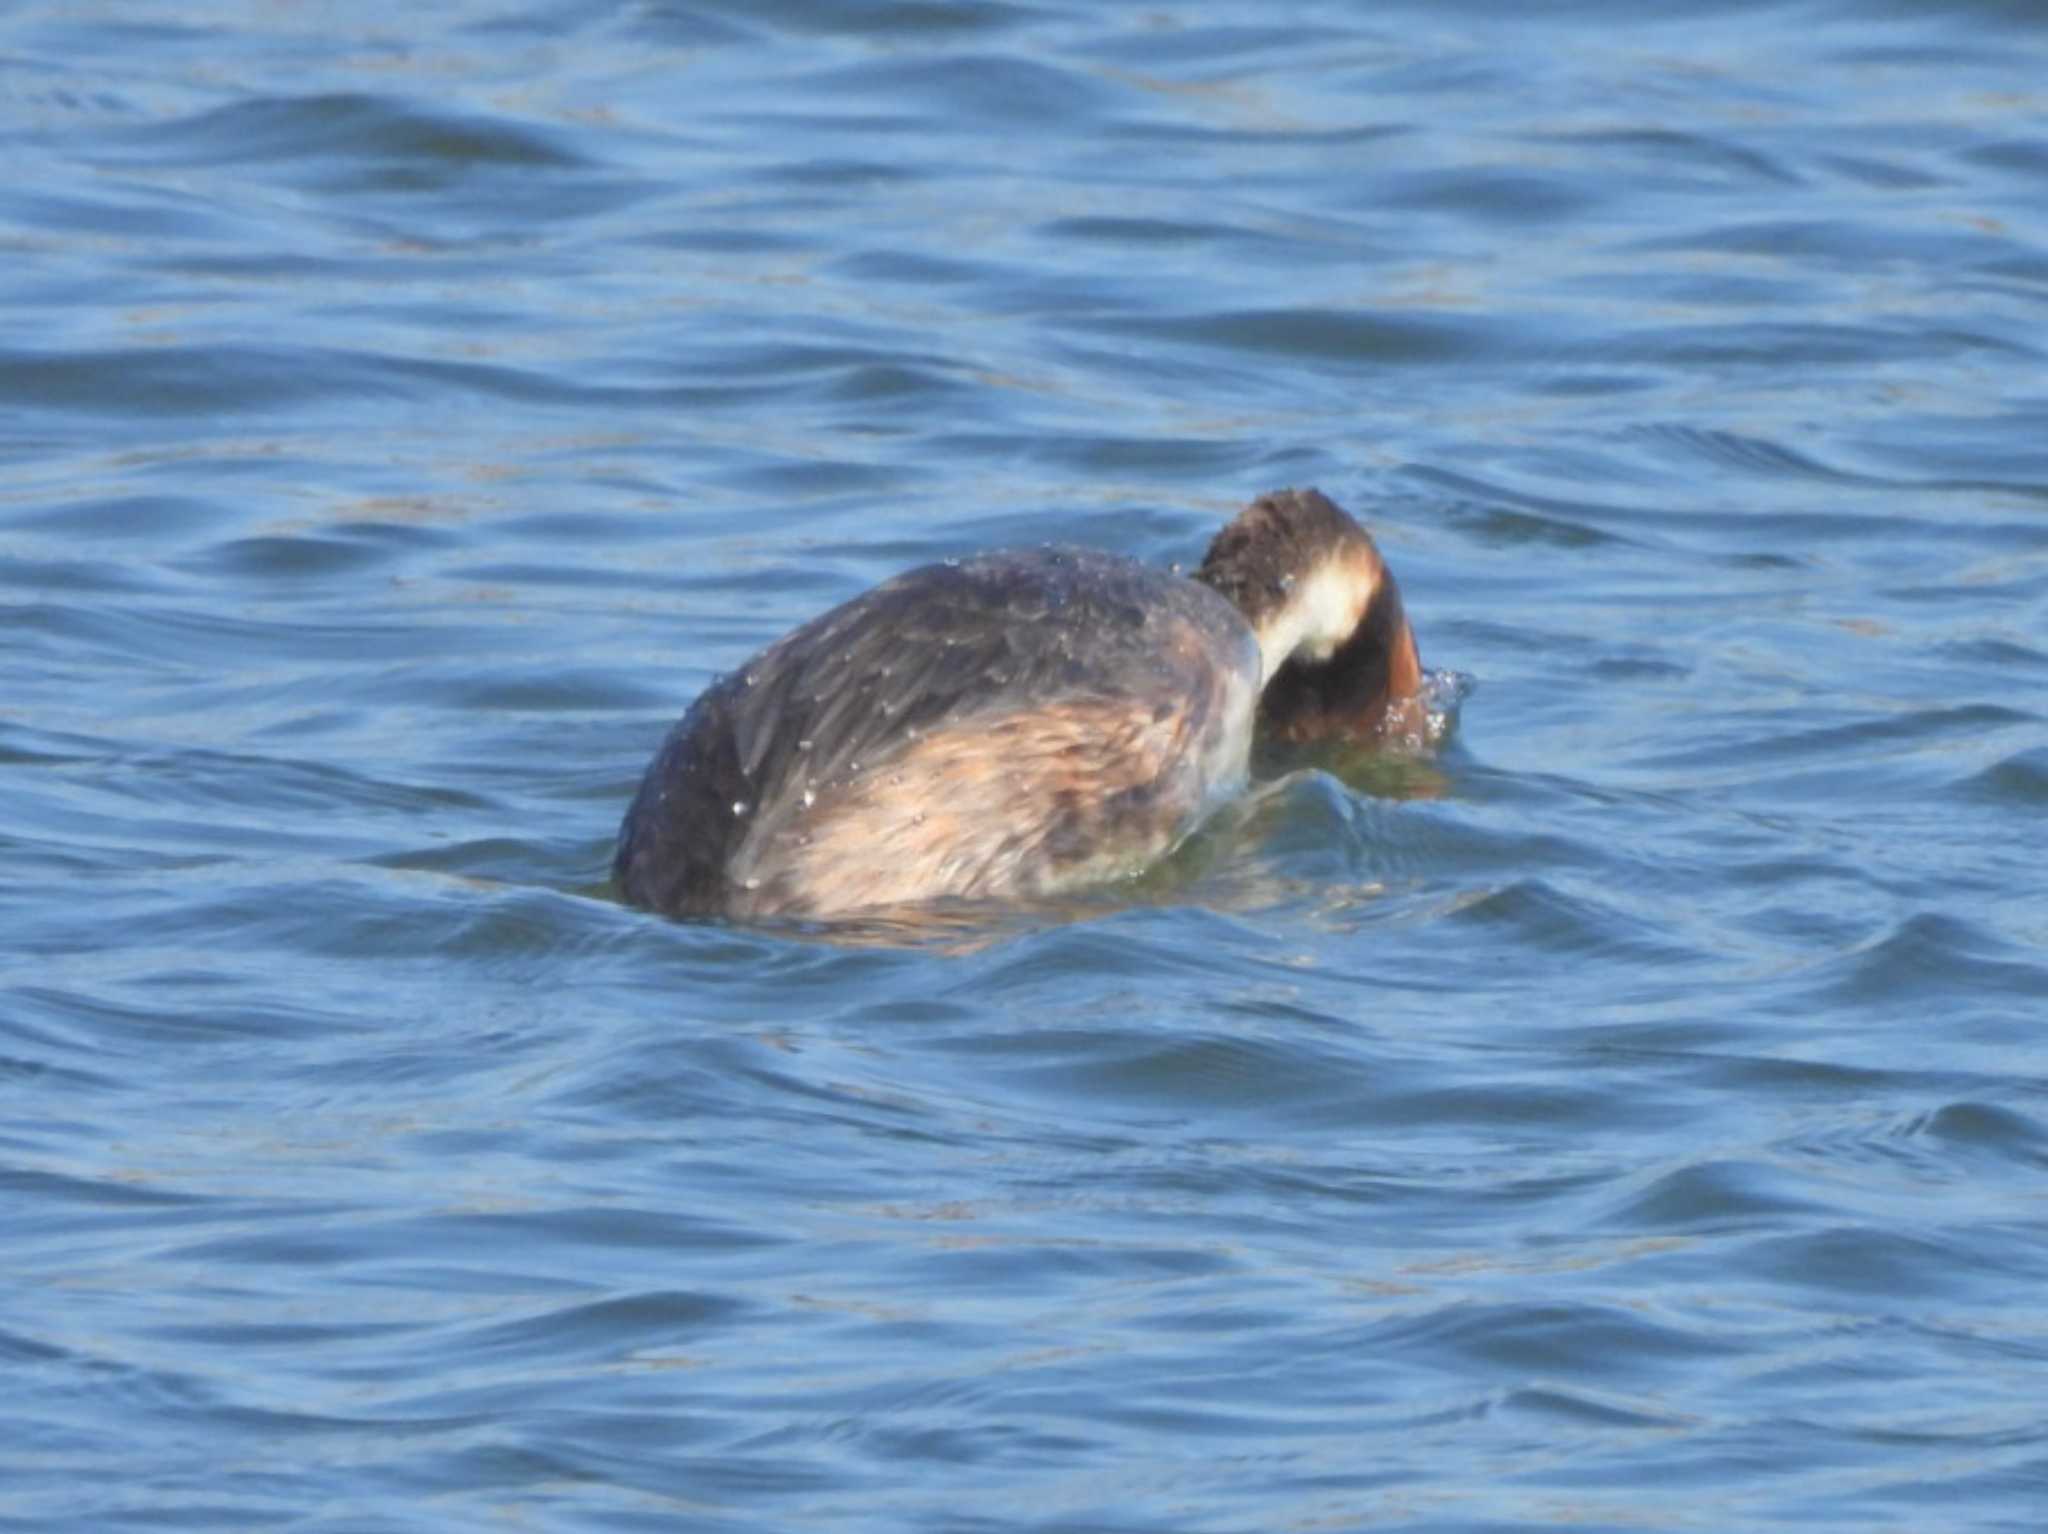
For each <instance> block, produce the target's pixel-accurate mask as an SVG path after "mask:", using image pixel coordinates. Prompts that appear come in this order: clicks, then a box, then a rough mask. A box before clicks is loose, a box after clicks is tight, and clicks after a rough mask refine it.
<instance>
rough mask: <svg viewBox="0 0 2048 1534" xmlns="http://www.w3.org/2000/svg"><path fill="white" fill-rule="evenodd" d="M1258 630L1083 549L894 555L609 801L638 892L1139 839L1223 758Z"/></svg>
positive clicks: (959, 886) (949, 882)
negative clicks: (887, 572)
mask: <svg viewBox="0 0 2048 1534" xmlns="http://www.w3.org/2000/svg"><path fill="white" fill-rule="evenodd" d="M1258 684H1259V660H1258V649H1257V642H1256V640H1255V639H1254V638H1253V636H1252V633H1251V631H1250V629H1249V628H1248V627H1247V625H1246V624H1245V622H1244V620H1243V619H1242V618H1240V617H1239V616H1238V614H1237V612H1236V611H1235V609H1233V608H1232V607H1231V605H1230V603H1229V602H1227V601H1226V600H1224V599H1223V598H1222V597H1220V596H1218V595H1217V594H1216V593H1215V592H1213V591H1210V590H1209V589H1207V588H1206V587H1204V586H1201V585H1198V584H1196V583H1194V582H1192V581H1187V580H1183V579H1180V578H1179V577H1177V576H1172V575H1168V574H1165V573H1163V572H1160V571H1155V570H1151V569H1148V568H1146V567H1145V566H1142V565H1139V564H1137V563H1135V562H1133V561H1131V560H1127V559H1122V558H1119V557H1117V556H1114V555H1106V554H1101V553H1096V552H1092V551H1086V550H1066V549H1047V550H1031V551H1019V552H1006V553H997V554H989V555H984V556H980V557H977V558H974V559H969V560H962V561H959V562H957V563H947V564H941V565H929V566H925V567H923V568H920V569H916V570H912V571H909V572H907V573H906V574H904V575H901V576H898V577H897V578H895V579H894V580H891V581H888V582H885V583H884V584H883V585H881V586H878V587H876V588H875V589H874V590H872V591H869V592H867V593H864V594H863V595H861V596H859V597H856V598H854V599H853V600H852V601H850V602H847V603H845V604H844V605H842V606H840V607H837V608H834V609H833V610H832V611H830V612H828V613H825V614H823V615H822V616H820V617H818V618H816V619H814V620H812V621H811V622H810V623H807V624H805V625H804V626H803V627H801V628H799V629H796V630H795V631H793V632H792V633H790V634H788V635H787V636H785V637H784V638H782V639H781V640H779V641H777V642H776V643H775V644H773V645H771V646H770V647H769V648H768V649H767V650H764V651H763V652H761V654H760V655H758V656H756V657H755V658H754V659H753V660H751V661H749V662H748V663H747V664H746V665H745V666H743V667H741V668H740V669H739V670H737V671H735V672H733V673H732V674H730V675H729V676H726V677H725V678H723V679H721V680H720V681H719V682H717V683H715V684H714V685H713V686H712V687H711V688H709V689H708V690H707V691H706V692H705V693H704V694H703V696H702V697H700V698H699V699H698V700H697V702H696V704H695V705H694V706H693V707H692V708H691V709H690V711H689V713H688V714H687V715H685V716H684V718H683V720H682V722H681V723H680V724H678V725H677V726H676V728H675V729H674V730H673V731H672V732H671V733H670V735H669V737H668V739H667V741H666V742H665V743H664V744H663V746H662V748H661V750H660V752H659V753H658V754H657V755H656V757H655V759H654V762H653V764H652V765H651V766H650V768H649V769H648V773H647V776H646V779H645V780H644V781H643V783H642V785H641V788H640V792H639V794H638V796H637V797H636V798H635V799H634V802H633V805H632V807H631V808H630V809H629V810H628V811H627V814H626V820H625V825H624V828H623V831H622V834H621V838H620V846H619V855H618V860H617V864H616V868H615V872H616V875H617V878H618V881H619V884H620V886H621V888H622V889H623V890H624V892H625V894H626V895H627V897H628V898H629V899H632V900H634V901H636V902H638V903H640V904H643V905H648V906H652V907H654V908H656V909H658V910H664V911H672V912H691V913H713V912H723V913H729V914H736V915H767V914H793V915H829V914H834V913H838V912H842V911H853V910H860V909H865V908H873V907H885V906H894V905H901V904H907V903H913V902H920V901H926V900H931V899H935V898H941V897H946V896H958V897H966V898H980V897H991V898H1014V897H1017V896H1026V895H1031V894H1038V893H1045V892H1049V891H1051V890H1053V889H1058V888H1062V887H1067V886H1070V885H1073V884H1076V883H1081V882H1086V881H1088V880H1091V879H1094V878H1098V877H1102V876H1104V875H1106V874H1109V873H1113V872H1116V871H1118V870H1119V869H1120V868H1123V867H1128V866H1135V865H1137V864H1139V863H1141V862H1143V861H1146V860H1149V859H1150V858H1152V857H1156V856H1157V855H1158V854H1159V853H1160V852H1162V851H1164V850H1166V849H1167V848H1168V847H1170V846H1172V845H1173V843H1174V842H1176V841H1178V840H1179V839H1180V837H1181V836H1183V835H1184V834H1185V833H1186V831H1187V830H1188V829H1189V827H1190V826H1192V824H1193V823H1194V822H1195V821H1196V820H1197V819H1198V818H1199V817H1200V815H1201V814H1202V813H1203V812H1204V810H1205V809H1206V808H1207V807H1208V806H1209V805H1210V804H1211V803H1212V802H1213V801H1214V799H1215V798H1216V796H1217V795H1218V794H1219V793H1221V792H1224V791H1227V790H1228V789H1230V788H1231V787H1233V786H1234V785H1235V783H1236V782H1237V781H1238V780H1239V779H1241V777H1242V774H1243V770H1244V759H1245V755H1246V753H1247V751H1248V747H1249V739H1250V729H1251V719H1252V714H1253V708H1254V704H1255V701H1256V695H1257V690H1258Z"/></svg>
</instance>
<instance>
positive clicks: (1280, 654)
mask: <svg viewBox="0 0 2048 1534" xmlns="http://www.w3.org/2000/svg"><path fill="white" fill-rule="evenodd" d="M1378 586H1379V581H1378V579H1377V578H1376V577H1375V576H1374V575H1372V574H1371V573H1370V572H1368V571H1366V570H1363V569H1361V568H1359V567H1358V566H1357V565H1354V564H1353V563H1351V562H1350V561H1349V560H1344V559H1330V560H1325V561H1324V562H1323V563H1322V564H1319V565H1317V566H1316V568H1315V569H1314V570H1312V571H1310V572H1309V574H1308V576H1307V577H1306V578H1305V579H1303V580H1299V581H1297V582H1296V583H1295V585H1294V589H1293V590H1292V591H1290V592H1289V593H1288V595H1287V600H1286V602H1284V603H1283V604H1281V606H1280V607H1279V608H1278V609H1277V610H1276V611H1275V612H1274V613H1273V616H1272V617H1271V618H1269V619H1268V620H1267V621H1266V626H1265V627H1264V628H1262V629H1261V630H1260V631H1259V669H1260V677H1259V685H1260V686H1261V687H1264V686H1265V685H1266V683H1268V682H1270V681H1272V680H1273V674H1274V673H1275V672H1276V671H1278V670H1279V669H1280V668H1281V667H1282V666H1284V665H1286V664H1287V662H1288V661H1290V660H1292V659H1293V658H1294V657H1295V656H1297V655H1298V656H1300V657H1301V658H1302V659H1304V660H1312V661H1325V660H1328V659H1329V658H1330V656H1331V655H1332V654H1334V653H1335V652H1336V649H1337V647H1338V646H1339V645H1341V644H1342V643H1344V641H1345V640H1347V639H1349V638H1350V637H1351V636H1352V634H1353V633H1355V632H1356V631H1357V629H1358V625H1359V623H1360V622H1361V621H1362V620H1363V619H1364V617H1365V610H1366V608H1367V607H1368V606H1370V605H1371V603H1372V599H1373V595H1374V593H1375V591H1376V590H1377V589H1378Z"/></svg>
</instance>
